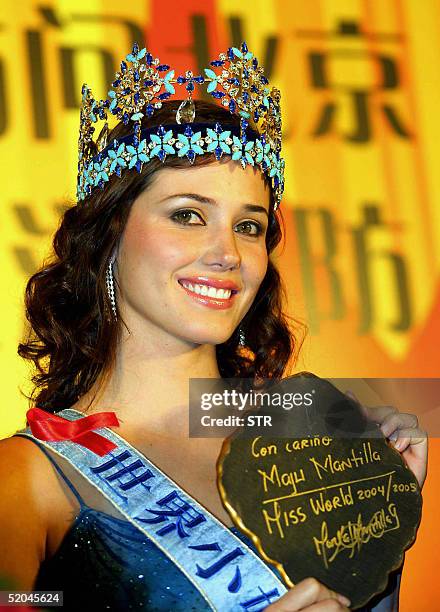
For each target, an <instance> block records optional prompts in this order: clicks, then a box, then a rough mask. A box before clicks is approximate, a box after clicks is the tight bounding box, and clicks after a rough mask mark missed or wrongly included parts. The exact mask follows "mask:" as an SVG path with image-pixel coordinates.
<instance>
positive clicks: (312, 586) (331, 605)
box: [265, 578, 350, 612]
mask: <svg viewBox="0 0 440 612" xmlns="http://www.w3.org/2000/svg"><path fill="white" fill-rule="evenodd" d="M349 605H350V601H349V600H348V599H347V598H346V597H344V596H343V595H339V593H335V591H331V590H330V589H328V588H327V587H326V586H324V585H323V584H321V582H319V581H318V580H316V578H305V579H304V580H301V582H298V584H296V585H295V586H294V587H293V588H292V589H290V591H288V592H287V593H286V594H285V595H283V596H282V597H280V598H279V599H278V600H277V601H276V602H275V603H273V604H271V605H270V606H268V607H267V608H265V612H295V611H296V610H307V612H343V611H345V610H349V608H348V606H349Z"/></svg>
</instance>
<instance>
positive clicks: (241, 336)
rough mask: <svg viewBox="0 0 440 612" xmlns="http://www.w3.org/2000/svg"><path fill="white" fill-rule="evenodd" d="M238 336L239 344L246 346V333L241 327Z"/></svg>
mask: <svg viewBox="0 0 440 612" xmlns="http://www.w3.org/2000/svg"><path fill="white" fill-rule="evenodd" d="M238 338H239V340H238V344H239V346H246V335H245V333H244V331H243V330H242V328H241V327H239V328H238Z"/></svg>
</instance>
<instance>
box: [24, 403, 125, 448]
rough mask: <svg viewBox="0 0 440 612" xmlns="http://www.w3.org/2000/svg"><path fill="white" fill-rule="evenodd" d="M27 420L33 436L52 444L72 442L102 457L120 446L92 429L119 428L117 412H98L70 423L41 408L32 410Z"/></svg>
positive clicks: (27, 415)
mask: <svg viewBox="0 0 440 612" xmlns="http://www.w3.org/2000/svg"><path fill="white" fill-rule="evenodd" d="M26 418H27V420H28V422H29V426H30V428H31V431H32V433H33V435H34V436H35V437H36V438H38V439H40V440H47V441H50V442H61V441H64V440H71V441H72V442H76V443H77V444H80V445H81V446H84V447H85V448H88V449H89V450H91V451H92V452H93V453H95V454H96V455H99V456H100V457H102V456H103V455H106V454H107V453H109V452H110V451H111V450H113V449H114V448H117V446H118V445H117V444H115V443H114V442H111V441H110V440H108V439H107V438H105V437H104V436H101V435H99V434H97V433H95V432H93V431H92V429H99V428H100V427H109V426H117V427H119V421H118V417H117V416H116V413H115V412H97V413H95V414H89V415H88V416H85V417H82V418H80V419H77V420H75V421H69V419H65V418H64V417H60V416H58V415H57V414H52V413H50V412H46V411H45V410H42V409H41V408H30V410H28V411H27V413H26Z"/></svg>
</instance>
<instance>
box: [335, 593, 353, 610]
mask: <svg viewBox="0 0 440 612" xmlns="http://www.w3.org/2000/svg"><path fill="white" fill-rule="evenodd" d="M338 599H339V601H340V602H341V604H342V605H343V606H347V607H348V606H349V605H350V604H351V601H350V600H349V599H348V598H347V597H345V596H344V595H341V594H340V593H338Z"/></svg>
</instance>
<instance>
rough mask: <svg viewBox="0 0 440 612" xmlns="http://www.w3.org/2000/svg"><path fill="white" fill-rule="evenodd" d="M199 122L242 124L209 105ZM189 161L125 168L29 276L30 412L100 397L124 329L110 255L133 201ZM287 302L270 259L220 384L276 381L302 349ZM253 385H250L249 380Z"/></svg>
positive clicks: (170, 112) (277, 217)
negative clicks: (165, 172)
mask: <svg viewBox="0 0 440 612" xmlns="http://www.w3.org/2000/svg"><path fill="white" fill-rule="evenodd" d="M180 102H181V100H173V101H168V102H164V103H163V106H162V108H161V109H158V110H156V112H155V114H154V115H153V117H151V118H147V121H146V122H145V124H144V125H143V126H142V127H151V126H154V125H159V124H166V123H175V114H176V110H177V108H178V106H179V104H180ZM195 105H196V121H198V122H212V123H215V122H216V121H218V122H220V123H221V125H222V127H223V128H225V126H228V125H237V126H238V125H239V118H238V117H237V116H236V115H233V114H231V113H230V112H229V111H227V110H226V109H224V108H222V107H221V106H218V105H216V104H214V103H212V102H205V101H199V100H197V101H195ZM131 131H132V127H131V126H130V125H124V124H123V123H122V122H121V123H119V124H118V125H116V126H115V127H114V128H113V130H112V131H111V132H110V135H109V142H110V141H111V140H113V139H114V138H122V137H123V136H125V135H127V134H130V132H131ZM215 161H216V158H215V156H214V154H204V155H203V156H196V159H195V162H194V165H205V164H210V163H213V162H215ZM188 165H189V162H188V160H187V159H186V158H178V157H177V156H168V157H167V159H166V160H165V162H161V161H160V160H158V159H153V160H152V161H150V162H148V163H147V164H146V165H145V166H144V168H143V169H142V171H141V172H140V173H138V172H137V171H136V170H135V169H134V168H133V169H132V170H128V169H126V170H125V171H124V172H123V174H122V176H121V177H120V178H119V177H117V176H112V177H111V178H110V180H109V182H108V183H106V185H105V188H104V189H103V190H101V189H100V188H99V187H98V188H96V189H94V190H93V191H92V193H91V194H90V195H89V196H88V197H87V198H86V199H85V200H83V201H81V202H78V203H75V204H74V205H72V206H70V207H68V208H67V209H66V211H65V213H64V214H63V216H62V218H61V221H60V224H59V226H58V229H57V230H56V232H55V234H54V238H53V253H51V255H50V256H49V257H48V259H47V260H46V261H45V262H44V264H43V265H42V267H41V268H40V269H39V270H38V271H37V272H36V273H35V274H33V275H32V276H31V277H30V279H29V281H28V283H27V285H26V290H25V308H26V318H27V321H28V322H29V329H28V332H27V334H26V335H27V338H26V340H24V341H23V342H22V343H20V344H19V345H18V354H19V355H20V356H21V357H23V358H24V359H27V360H30V361H32V362H33V364H34V366H35V369H36V372H35V373H34V375H33V376H32V383H33V384H34V387H33V390H32V392H31V394H30V395H26V397H27V398H28V400H30V402H31V403H32V404H33V405H36V406H38V407H40V408H43V409H45V410H47V411H48V412H58V411H59V410H62V409H64V408H68V407H70V406H72V404H74V403H75V402H76V401H77V400H78V399H79V398H80V397H81V396H82V395H83V394H85V393H86V392H88V391H89V390H90V389H91V387H92V386H93V385H95V384H96V385H97V387H98V389H99V388H100V387H101V385H102V384H103V383H104V381H105V379H106V377H107V376H108V375H109V374H110V373H111V371H112V369H113V367H114V365H115V360H116V348H117V345H118V342H119V340H120V338H121V331H122V327H121V325H122V324H123V321H122V320H121V317H120V315H119V313H118V319H117V320H115V319H114V317H113V316H112V312H111V307H110V302H109V298H108V294H107V289H106V282H105V271H106V267H107V265H108V262H109V258H110V256H111V254H112V252H113V249H114V248H115V246H116V245H117V244H118V242H119V240H120V238H121V235H122V233H123V231H124V228H125V224H126V221H127V219H128V215H129V213H130V209H131V206H132V204H133V202H134V200H135V199H136V198H137V197H138V196H139V195H140V193H141V192H143V191H144V190H145V189H147V188H148V186H149V185H150V184H151V183H152V180H153V177H154V175H155V174H156V173H157V172H158V171H160V170H161V169H162V168H164V167H173V168H187V167H188ZM264 179H265V181H266V184H267V185H268V187H269V188H270V192H271V198H270V199H271V202H270V210H269V225H268V230H267V234H266V247H267V252H268V254H270V253H272V251H273V250H274V249H275V247H276V246H277V245H278V244H279V242H280V241H281V238H282V229H281V224H283V227H284V221H283V218H282V213H281V211H280V210H277V211H274V210H273V207H274V196H273V193H272V188H271V184H270V181H269V180H268V179H267V178H266V176H265V175H264ZM285 298H286V291H285V287H284V285H283V283H282V281H281V278H280V275H279V273H278V271H277V269H276V267H275V265H274V264H273V262H272V261H271V260H270V258H269V262H268V267H267V272H266V275H265V277H264V279H263V282H262V283H261V286H260V288H259V290H258V293H257V295H256V297H255V300H254V302H253V304H252V306H251V308H250V309H249V311H248V312H247V314H246V315H245V317H244V318H243V320H242V322H241V328H242V329H243V331H244V332H245V337H246V346H245V348H244V349H243V347H241V346H240V345H239V334H238V328H237V329H236V330H235V331H234V333H233V334H232V336H231V337H230V338H229V339H228V340H227V341H226V342H224V343H223V344H219V345H217V346H216V355H217V361H218V367H219V371H220V374H221V376H222V377H224V378H233V377H240V378H243V379H248V383H249V382H250V381H252V384H255V383H256V381H258V380H259V379H262V378H269V379H280V378H282V375H283V373H284V372H285V370H286V368H287V366H288V364H290V362H291V361H293V362H295V361H296V358H297V354H298V351H299V347H300V345H301V344H302V340H303V337H302V338H301V340H300V341H298V340H297V339H296V335H297V331H298V330H299V329H300V327H303V328H305V326H304V324H303V323H302V322H300V321H299V320H297V319H295V318H293V317H290V316H289V315H287V314H286V313H285V312H284V310H283V302H284V300H285ZM249 379H250V381H249Z"/></svg>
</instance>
